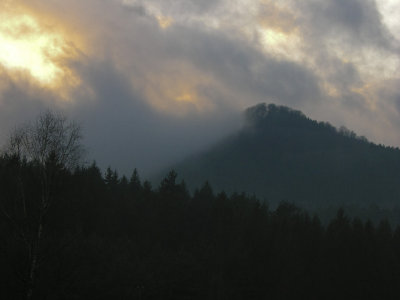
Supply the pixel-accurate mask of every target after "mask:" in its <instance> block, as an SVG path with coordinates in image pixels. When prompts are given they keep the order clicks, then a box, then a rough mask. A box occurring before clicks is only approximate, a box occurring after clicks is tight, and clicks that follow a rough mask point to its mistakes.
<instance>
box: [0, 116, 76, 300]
mask: <svg viewBox="0 0 400 300" xmlns="http://www.w3.org/2000/svg"><path fill="white" fill-rule="evenodd" d="M81 139H82V135H81V128H80V126H79V125H78V124H77V123H75V122H73V121H69V120H68V119H67V118H66V117H65V116H63V115H62V114H59V113H55V112H52V111H46V112H45V113H43V114H42V115H40V116H39V117H38V118H37V119H36V121H35V122H32V123H27V124H25V125H23V126H21V127H19V128H17V129H16V130H15V131H14V132H13V133H12V134H11V136H10V139H9V143H8V145H7V147H6V151H5V155H6V156H8V157H10V158H12V159H14V160H16V161H17V162H18V164H17V165H18V171H17V172H16V173H17V177H18V178H16V180H17V181H18V185H19V188H18V190H19V193H20V195H19V196H18V199H13V201H14V202H16V203H14V204H13V205H12V207H13V209H12V210H10V209H7V206H5V205H1V206H0V213H1V216H2V217H3V218H5V219H6V220H7V221H8V222H10V223H11V224H12V226H13V228H14V230H15V233H16V235H17V237H18V238H19V239H21V240H22V241H23V244H24V245H25V247H26V251H27V257H28V259H27V261H28V265H27V267H26V270H25V272H24V274H23V278H24V281H25V282H24V283H25V287H26V292H25V296H26V299H28V300H29V299H32V296H33V293H34V286H35V279H36V275H37V271H38V269H39V268H40V260H41V243H42V240H43V234H44V231H45V219H46V216H47V214H48V213H49V208H50V207H51V204H52V202H53V201H54V200H55V198H56V188H55V187H56V182H57V179H58V177H59V175H60V173H61V172H62V171H65V170H71V169H72V168H74V166H76V165H77V164H78V163H79V160H80V158H81V156H82V152H83V149H82V144H81ZM26 165H29V166H31V167H32V168H34V169H35V170H36V172H35V173H34V176H36V177H37V178H35V179H36V181H37V182H38V183H39V184H40V197H39V198H38V199H32V197H30V195H29V194H27V193H26V183H25V180H24V178H26V177H25V176H24V174H23V172H24V170H25V169H24V166H26ZM8 207H10V206H8Z"/></svg>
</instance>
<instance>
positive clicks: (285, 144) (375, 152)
mask: <svg viewBox="0 0 400 300" xmlns="http://www.w3.org/2000/svg"><path fill="white" fill-rule="evenodd" d="M245 117H246V126H245V127H244V128H243V129H242V130H241V131H240V132H239V133H237V134H235V135H233V136H231V137H230V138H228V139H226V140H225V141H222V142H221V143H219V144H218V145H216V146H215V147H213V148H212V149H210V150H209V151H206V152H204V153H202V154H200V155H197V156H195V157H191V158H189V159H187V160H185V161H183V162H182V163H180V164H178V165H175V166H174V168H175V169H176V170H177V171H178V173H179V174H180V175H182V178H184V179H185V180H186V181H187V183H188V186H189V187H195V186H198V185H199V184H201V183H202V182H204V181H205V180H209V182H210V183H211V184H212V185H213V186H215V188H216V190H218V191H222V190H224V191H226V192H242V191H244V192H247V193H249V194H253V193H254V194H255V195H257V196H258V197H260V198H261V199H266V200H267V201H268V202H269V203H270V204H276V203H279V202H280V201H282V200H283V201H289V202H293V203H296V204H298V205H300V206H302V207H306V208H309V209H316V208H317V209H321V208H327V207H330V206H333V207H338V206H347V207H352V206H357V207H363V208H364V209H367V208H368V207H370V206H371V205H377V206H379V207H380V208H382V209H385V208H390V209H392V208H394V207H396V206H398V205H399V204H400V184H399V182H400V150H399V149H398V148H392V147H385V146H382V145H376V144H373V143H371V142H369V141H368V140H367V139H366V138H364V137H359V136H357V135H356V134H355V133H353V132H351V131H350V130H348V129H346V128H344V127H342V128H340V129H336V128H334V127H333V126H331V125H330V124H328V123H324V122H317V121H314V120H310V119H309V118H307V117H306V116H305V115H304V114H302V113H301V112H300V111H296V110H292V109H290V108H288V107H284V106H276V105H274V104H270V105H265V104H260V105H257V106H254V107H251V108H249V109H248V110H247V111H246V112H245Z"/></svg>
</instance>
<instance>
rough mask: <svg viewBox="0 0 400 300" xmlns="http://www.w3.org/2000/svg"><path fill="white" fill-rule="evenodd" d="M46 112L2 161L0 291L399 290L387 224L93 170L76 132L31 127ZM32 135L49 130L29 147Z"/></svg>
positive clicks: (242, 294) (328, 295)
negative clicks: (324, 220) (82, 157)
mask: <svg viewBox="0 0 400 300" xmlns="http://www.w3.org/2000/svg"><path fill="white" fill-rule="evenodd" d="M46 118H48V119H47V121H49V123H53V122H59V121H60V119H59V117H57V116H54V115H51V114H50V115H47V117H46ZM46 118H44V119H42V120H39V122H38V123H36V124H33V125H31V126H29V127H28V128H26V127H25V130H24V131H22V134H21V136H22V137H23V139H20V140H19V142H17V143H16V144H14V146H15V145H19V146H18V147H11V148H9V150H7V151H6V152H5V153H4V154H3V155H2V156H1V158H0V204H1V206H0V210H1V217H0V239H1V240H0V266H1V271H0V282H1V288H0V298H1V299H299V298H305V299H306V298H309V299H317V298H318V299H321V298H324V299H338V298H352V299H354V298H367V299H390V298H391V297H394V296H398V295H400V287H399V285H398V282H399V279H400V228H392V227H391V225H390V224H389V222H387V221H385V220H382V221H381V222H380V223H379V224H373V223H372V222H370V221H361V220H360V219H358V218H354V219H350V218H348V217H347V216H346V213H345V212H344V211H343V210H339V211H338V212H337V215H336V217H335V218H333V219H332V220H331V221H330V222H329V223H328V224H327V225H322V224H321V222H320V220H319V218H318V217H317V216H315V215H310V214H309V213H307V212H305V211H302V210H300V209H299V208H297V207H296V206H294V205H292V204H290V203H287V202H283V203H281V204H280V205H279V206H278V207H277V208H276V209H274V210H272V209H270V208H269V207H268V205H267V204H266V203H263V202H261V201H260V200H259V199H257V198H256V197H254V196H249V195H246V194H238V193H233V194H230V195H227V194H226V193H224V192H218V193H215V192H214V191H213V189H212V186H211V185H210V184H209V183H207V182H206V183H204V184H203V185H202V186H201V187H199V188H198V189H196V190H195V191H194V192H193V193H190V192H189V191H188V189H187V187H186V185H185V182H184V181H178V180H177V173H176V172H174V171H171V172H169V173H168V174H167V176H166V177H165V178H164V179H163V180H162V181H161V182H160V184H159V185H158V186H155V187H153V186H152V184H151V183H150V182H149V181H146V180H144V181H143V180H142V179H141V178H140V175H139V173H138V171H137V170H134V171H133V173H132V175H131V177H130V178H127V177H125V176H122V177H121V176H119V175H118V173H117V171H115V170H112V169H111V168H108V169H107V170H106V172H105V174H102V171H101V170H100V169H99V168H98V167H97V166H96V164H95V163H93V164H91V165H82V164H79V163H77V160H76V158H77V157H78V152H79V151H80V147H78V146H79V141H80V134H79V130H77V128H76V127H75V126H74V125H73V124H72V123H69V122H67V121H65V120H64V119H63V120H64V121H63V122H61V124H59V126H60V127H59V129H62V130H61V131H63V133H64V135H63V136H62V137H61V139H60V140H57V142H56V143H53V142H49V141H55V136H53V133H50V132H49V131H48V129H49V128H53V127H52V126H48V127H47V128H48V129H45V130H44V132H42V131H38V128H42V129H43V126H41V125H43V122H44V121H46ZM44 123H46V122H44ZM48 125H49V124H48ZM50 125H51V124H50ZM53 125H54V124H53ZM72 129H73V130H72ZM38 132H40V133H41V134H43V133H48V135H47V137H46V138H43V139H42V140H41V141H42V142H40V143H38V144H37V145H36V146H34V147H32V143H33V144H34V141H36V142H37V140H36V139H37V136H36V135H34V134H33V133H38ZM54 132H58V133H59V134H60V132H59V131H57V130H56V131H54ZM72 133H74V135H73V136H71V134H72ZM52 136H53V138H54V139H52V138H51V137H52ZM56 136H60V135H56ZM14 137H15V136H14ZM67 140H71V141H72V140H73V141H74V142H73V143H72V144H69V143H61V144H60V142H64V141H67ZM22 141H23V142H22ZM28 141H30V142H29V143H28ZM45 145H47V146H46V147H47V148H46V147H45ZM60 145H64V146H65V147H61V148H60ZM70 145H74V149H75V150H76V152H74V155H72V154H71V155H70V156H68V157H69V158H70V159H68V160H67V159H64V157H65V156H63V155H60V153H64V152H65V151H66V150H68V148H69V147H70ZM10 149H11V150H10ZM45 149H47V150H46V151H45ZM60 149H61V150H65V151H64V152H63V151H61V150H60ZM22 150H23V151H22ZM36 150H38V152H35V151H36ZM69 150H71V149H69ZM75 150H74V151H75ZM24 152H25V153H26V154H23V153H24ZM28 153H31V154H32V153H40V154H41V156H32V155H31V156H30V155H28ZM71 153H72V152H71ZM38 157H41V158H38ZM39 232H40V235H39V234H38V233H39Z"/></svg>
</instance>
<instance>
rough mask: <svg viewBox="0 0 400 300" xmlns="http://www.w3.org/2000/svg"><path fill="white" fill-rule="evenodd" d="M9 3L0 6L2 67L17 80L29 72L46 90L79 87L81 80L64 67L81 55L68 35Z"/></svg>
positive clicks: (20, 7) (29, 12)
mask: <svg viewBox="0 0 400 300" xmlns="http://www.w3.org/2000/svg"><path fill="white" fill-rule="evenodd" d="M10 3H11V2H5V3H4V4H3V5H0V7H1V12H0V20H1V22H0V65H3V67H5V68H6V69H7V70H8V72H9V74H10V76H12V77H14V78H16V76H21V75H23V74H24V73H26V74H27V75H29V76H30V77H31V78H32V79H33V80H34V81H36V83H37V84H39V85H41V86H44V87H47V88H51V89H60V90H61V89H64V88H65V85H70V86H77V85H78V84H79V78H78V77H77V76H76V74H74V72H73V71H72V70H71V69H69V68H68V67H67V66H66V65H65V64H66V62H67V61H68V60H71V59H74V58H76V57H77V56H78V54H77V50H76V49H75V48H74V47H73V46H72V44H71V41H68V37H66V36H65V33H63V32H60V31H56V30H53V29H52V27H53V26H51V24H46V23H44V22H43V20H41V17H40V16H35V15H34V14H32V12H31V11H29V10H28V9H24V8H23V7H22V6H16V5H12V6H11V5H10ZM25 77H26V76H25Z"/></svg>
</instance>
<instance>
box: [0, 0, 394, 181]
mask: <svg viewBox="0 0 400 300" xmlns="http://www.w3.org/2000/svg"><path fill="white" fill-rule="evenodd" d="M4 3H5V4H3V5H1V4H0V12H1V10H2V11H5V12H6V14H3V15H2V14H1V13H0V21H2V20H1V18H3V20H5V18H10V16H14V17H15V16H16V15H22V14H25V13H26V14H29V15H32V16H34V17H35V18H37V19H38V20H40V24H41V28H42V29H41V30H43V34H46V33H47V32H53V31H54V32H56V31H57V32H61V33H63V34H64V36H65V39H66V41H67V42H68V47H67V46H66V47H64V48H63V49H67V50H65V52H68V53H70V54H71V55H66V54H65V55H64V56H63V58H62V59H58V60H57V61H55V63H56V64H57V65H58V66H60V68H61V69H62V70H64V71H65V72H64V73H63V74H64V75H63V76H64V77H63V78H62V84H59V85H57V86H49V85H46V84H43V83H40V82H38V81H37V80H35V78H33V77H34V76H30V73H29V72H27V71H26V72H24V71H23V69H22V70H21V68H19V69H18V68H11V67H10V66H9V65H7V64H6V63H5V62H4V61H3V63H2V61H1V57H0V142H4V140H5V139H6V137H7V134H8V132H9V131H10V130H11V129H12V128H13V127H14V126H16V125H18V124H19V123H21V122H23V121H24V120H29V119H32V118H34V117H35V116H36V115H37V114H38V113H39V112H41V111H43V110H45V109H46V108H48V107H50V108H52V109H57V110H62V111H64V112H65V113H66V114H67V115H68V116H71V117H73V118H75V119H77V120H78V121H80V122H81V123H82V125H83V129H84V134H85V136H86V138H85V144H86V145H87V148H88V150H89V151H88V155H87V156H88V157H87V159H88V160H91V159H96V160H97V161H98V163H99V164H100V165H101V166H107V165H108V164H110V165H112V166H113V167H115V168H118V169H119V170H120V171H121V172H124V173H129V172H130V171H131V170H132V169H133V168H134V167H138V168H139V170H140V171H141V172H142V173H144V174H145V175H148V174H150V173H151V172H154V171H155V170H157V169H158V168H161V167H164V166H166V165H168V164H169V163H171V162H173V161H175V160H179V159H180V158H183V157H184V156H186V155H189V154H191V153H194V152H196V151H199V150H201V149H204V148H205V147H207V146H208V145H210V144H212V143H214V142H216V141H217V140H218V139H220V138H221V137H223V136H225V135H227V134H229V133H230V132H232V131H234V130H236V129H237V128H239V127H240V112H241V111H242V110H243V109H244V108H246V107H248V106H251V105H254V104H256V103H259V102H274V103H277V104H283V105H288V106H291V107H293V108H296V109H300V110H302V111H303V112H304V113H305V114H307V115H309V116H310V117H312V118H314V119H318V120H323V121H329V122H331V123H332V124H333V125H335V126H342V125H344V126H346V127H348V128H350V129H352V130H354V131H356V132H357V133H358V134H360V135H365V136H366V137H368V138H369V139H371V140H372V141H375V142H378V143H385V144H389V145H393V146H400V136H399V134H398V132H400V115H399V114H400V90H399V88H398V86H400V73H399V70H400V69H399V67H400V55H399V53H400V52H399V50H400V36H399V34H398V33H399V32H400V27H399V23H398V22H397V17H396V16H398V15H399V14H400V5H399V4H397V1H378V2H375V1H373V0H307V1H295V0H283V1H269V0H250V1H245V0H235V1H232V0H229V1H228V0H213V1H211V0H202V1H199V0H145V1H144V0H143V1H141V0H85V1H77V0H76V1H75V0H70V1H61V0H29V1H7V0H5V2H4ZM26 34H27V33H26V30H25V31H21V32H19V33H18V36H20V37H24V36H25V35H26ZM0 48H1V28H0ZM49 59H50V58H49ZM31 77H32V78H31ZM71 78H72V79H73V80H72V79H71Z"/></svg>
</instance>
